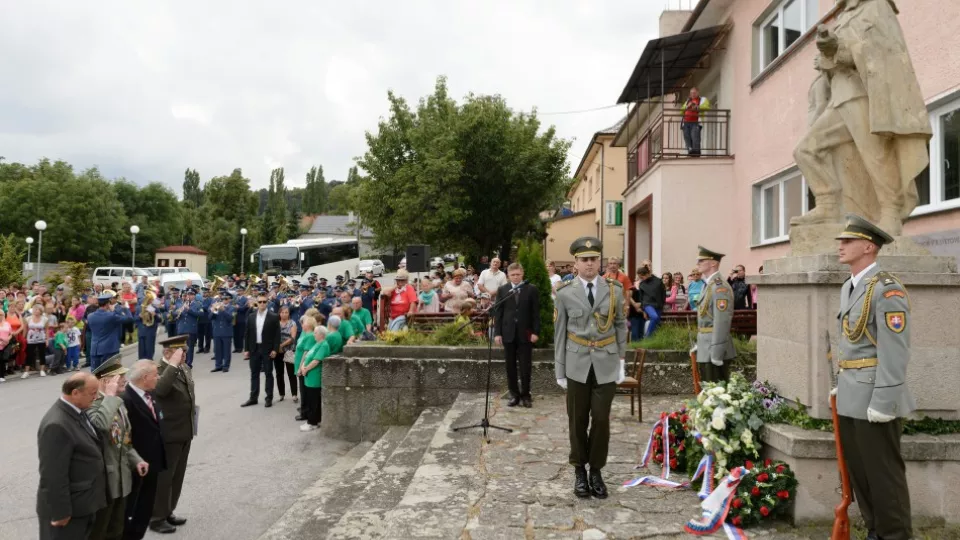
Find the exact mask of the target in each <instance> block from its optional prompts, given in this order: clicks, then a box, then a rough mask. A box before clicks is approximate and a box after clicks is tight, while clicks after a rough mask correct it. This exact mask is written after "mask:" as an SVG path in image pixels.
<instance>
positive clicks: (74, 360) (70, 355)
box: [64, 315, 83, 371]
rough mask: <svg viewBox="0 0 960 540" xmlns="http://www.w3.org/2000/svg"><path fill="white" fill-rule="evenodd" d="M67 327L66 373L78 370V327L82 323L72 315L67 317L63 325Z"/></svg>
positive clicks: (79, 332)
mask: <svg viewBox="0 0 960 540" xmlns="http://www.w3.org/2000/svg"><path fill="white" fill-rule="evenodd" d="M64 324H66V326H67V363H66V366H64V367H66V369H67V371H78V370H79V369H80V335H81V330H80V325H82V324H83V322H82V321H78V320H77V319H75V318H74V317H73V316H72V315H71V316H68V317H67V322H66V323H64Z"/></svg>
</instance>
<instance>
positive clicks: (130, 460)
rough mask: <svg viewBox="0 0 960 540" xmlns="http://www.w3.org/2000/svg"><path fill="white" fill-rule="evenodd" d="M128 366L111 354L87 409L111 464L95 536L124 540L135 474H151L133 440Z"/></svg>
mask: <svg viewBox="0 0 960 540" xmlns="http://www.w3.org/2000/svg"><path fill="white" fill-rule="evenodd" d="M126 372H127V368H125V367H123V364H121V362H120V355H119V354H118V355H115V356H113V357H111V358H108V359H107V360H106V361H105V362H103V363H102V364H100V366H99V367H97V369H95V370H93V374H94V375H95V376H96V377H97V379H98V380H99V381H100V392H99V395H98V396H97V399H96V401H94V402H93V405H91V406H90V408H89V409H87V411H86V413H87V416H88V417H89V418H90V423H91V424H93V426H94V427H95V428H96V429H97V431H98V432H100V446H101V448H102V449H103V461H104V463H105V464H106V466H107V500H108V503H107V506H106V508H103V509H101V510H99V511H98V512H97V515H96V517H95V518H94V521H93V531H92V532H91V533H90V539H91V540H120V539H121V538H122V537H123V525H124V513H125V509H126V504H127V502H126V501H127V496H128V495H130V491H131V490H132V489H133V474H134V473H136V474H137V475H139V476H144V475H146V474H147V471H148V470H149V468H150V466H149V464H148V463H147V462H146V461H144V459H143V458H141V457H140V454H138V453H137V451H136V450H134V448H133V443H132V442H131V441H130V417H129V415H128V414H127V407H126V406H125V405H124V404H123V399H122V398H121V397H120V396H119V395H118V394H121V393H123V390H124V388H125V387H126V385H127V381H126V379H125V378H124V374H125V373H126Z"/></svg>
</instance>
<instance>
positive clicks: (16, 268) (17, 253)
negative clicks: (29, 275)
mask: <svg viewBox="0 0 960 540" xmlns="http://www.w3.org/2000/svg"><path fill="white" fill-rule="evenodd" d="M26 254H27V249H26V244H25V243H24V242H23V237H19V238H18V237H17V236H16V235H14V234H12V233H11V234H7V235H0V286H2V287H6V286H7V285H9V284H11V283H23V282H24V276H23V261H24V257H25V256H26Z"/></svg>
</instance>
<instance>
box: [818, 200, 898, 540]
mask: <svg viewBox="0 0 960 540" xmlns="http://www.w3.org/2000/svg"><path fill="white" fill-rule="evenodd" d="M837 239H838V240H840V248H839V256H840V262H841V263H843V264H846V265H849V266H850V273H851V274H852V275H851V277H850V279H848V280H847V281H845V282H844V283H843V288H842V289H841V292H840V311H839V313H837V319H838V324H839V325H840V347H839V350H840V375H839V377H838V382H837V388H835V389H833V391H832V393H836V396H837V414H838V416H839V424H840V425H839V428H840V442H841V444H842V445H843V457H844V459H846V462H847V467H848V468H849V471H850V480H851V482H852V484H853V491H854V494H855V495H856V499H857V504H858V506H859V507H860V513H861V514H863V520H864V522H865V523H866V526H867V529H868V531H869V536H868V537H867V538H868V539H877V538H882V539H906V538H910V537H911V535H912V532H913V531H912V523H911V519H910V492H909V491H908V489H907V478H906V474H905V467H904V463H903V458H902V457H901V455H900V435H901V432H902V425H901V421H900V419H901V418H904V417H906V416H908V415H909V414H910V413H912V412H913V411H914V409H916V404H915V403H914V400H913V396H911V394H910V390H909V389H908V388H907V384H906V376H907V363H908V362H909V360H910V329H909V318H910V298H909V297H908V296H907V291H906V289H905V288H904V287H903V285H902V284H901V283H900V281H899V280H898V279H897V278H896V277H895V276H894V275H892V274H888V273H887V272H884V271H882V270H880V268H879V267H878V266H877V253H878V252H879V251H880V247H881V246H883V245H885V244H889V243H890V242H893V238H892V237H891V236H890V235H889V234H887V233H886V232H884V231H882V230H880V229H879V228H878V227H877V226H876V225H874V224H872V223H870V222H869V221H867V220H865V219H863V218H861V217H859V216H856V215H848V216H847V225H846V228H845V229H844V231H843V232H842V233H841V234H840V236H838V237H837Z"/></svg>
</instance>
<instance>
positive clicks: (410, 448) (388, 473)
mask: <svg viewBox="0 0 960 540" xmlns="http://www.w3.org/2000/svg"><path fill="white" fill-rule="evenodd" d="M444 415H445V411H444V409H441V408H427V409H424V411H423V412H422V413H421V414H420V417H419V418H417V421H416V422H415V423H414V424H413V426H411V427H410V429H409V431H407V433H406V436H405V437H404V438H403V441H402V442H401V443H400V444H399V445H398V446H397V447H396V449H395V450H394V451H393V453H391V454H390V457H389V458H388V459H387V460H386V462H385V463H384V464H383V467H382V468H380V470H379V471H377V472H376V474H373V475H372V477H370V478H369V479H368V481H367V482H366V483H365V486H359V485H358V486H356V489H358V491H356V493H358V495H357V497H356V499H355V500H354V501H353V502H352V504H351V505H350V507H349V509H348V510H347V511H346V512H345V513H344V514H343V517H341V518H340V520H339V521H337V523H336V524H335V525H334V526H333V527H332V528H330V529H329V532H328V533H327V535H326V538H328V539H331V540H334V539H335V540H346V539H350V540H353V539H356V538H365V539H366V538H383V537H384V536H385V534H386V516H387V513H388V512H389V511H390V510H392V509H393V508H394V507H395V506H396V505H397V503H398V502H399V501H400V499H401V498H402V497H403V495H404V493H405V492H406V490H407V486H408V485H409V483H410V480H411V478H413V475H414V473H415V472H416V471H417V468H418V467H419V466H420V462H421V460H422V459H423V455H424V452H425V451H426V450H427V448H428V447H429V446H430V443H431V441H432V440H433V438H434V435H435V434H436V432H437V428H438V426H440V425H441V423H442V421H443V420H444ZM360 489H362V491H359V490H360ZM314 532H315V533H316V535H315V536H311V537H310V538H323V536H321V531H320V530H315V531H314Z"/></svg>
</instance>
